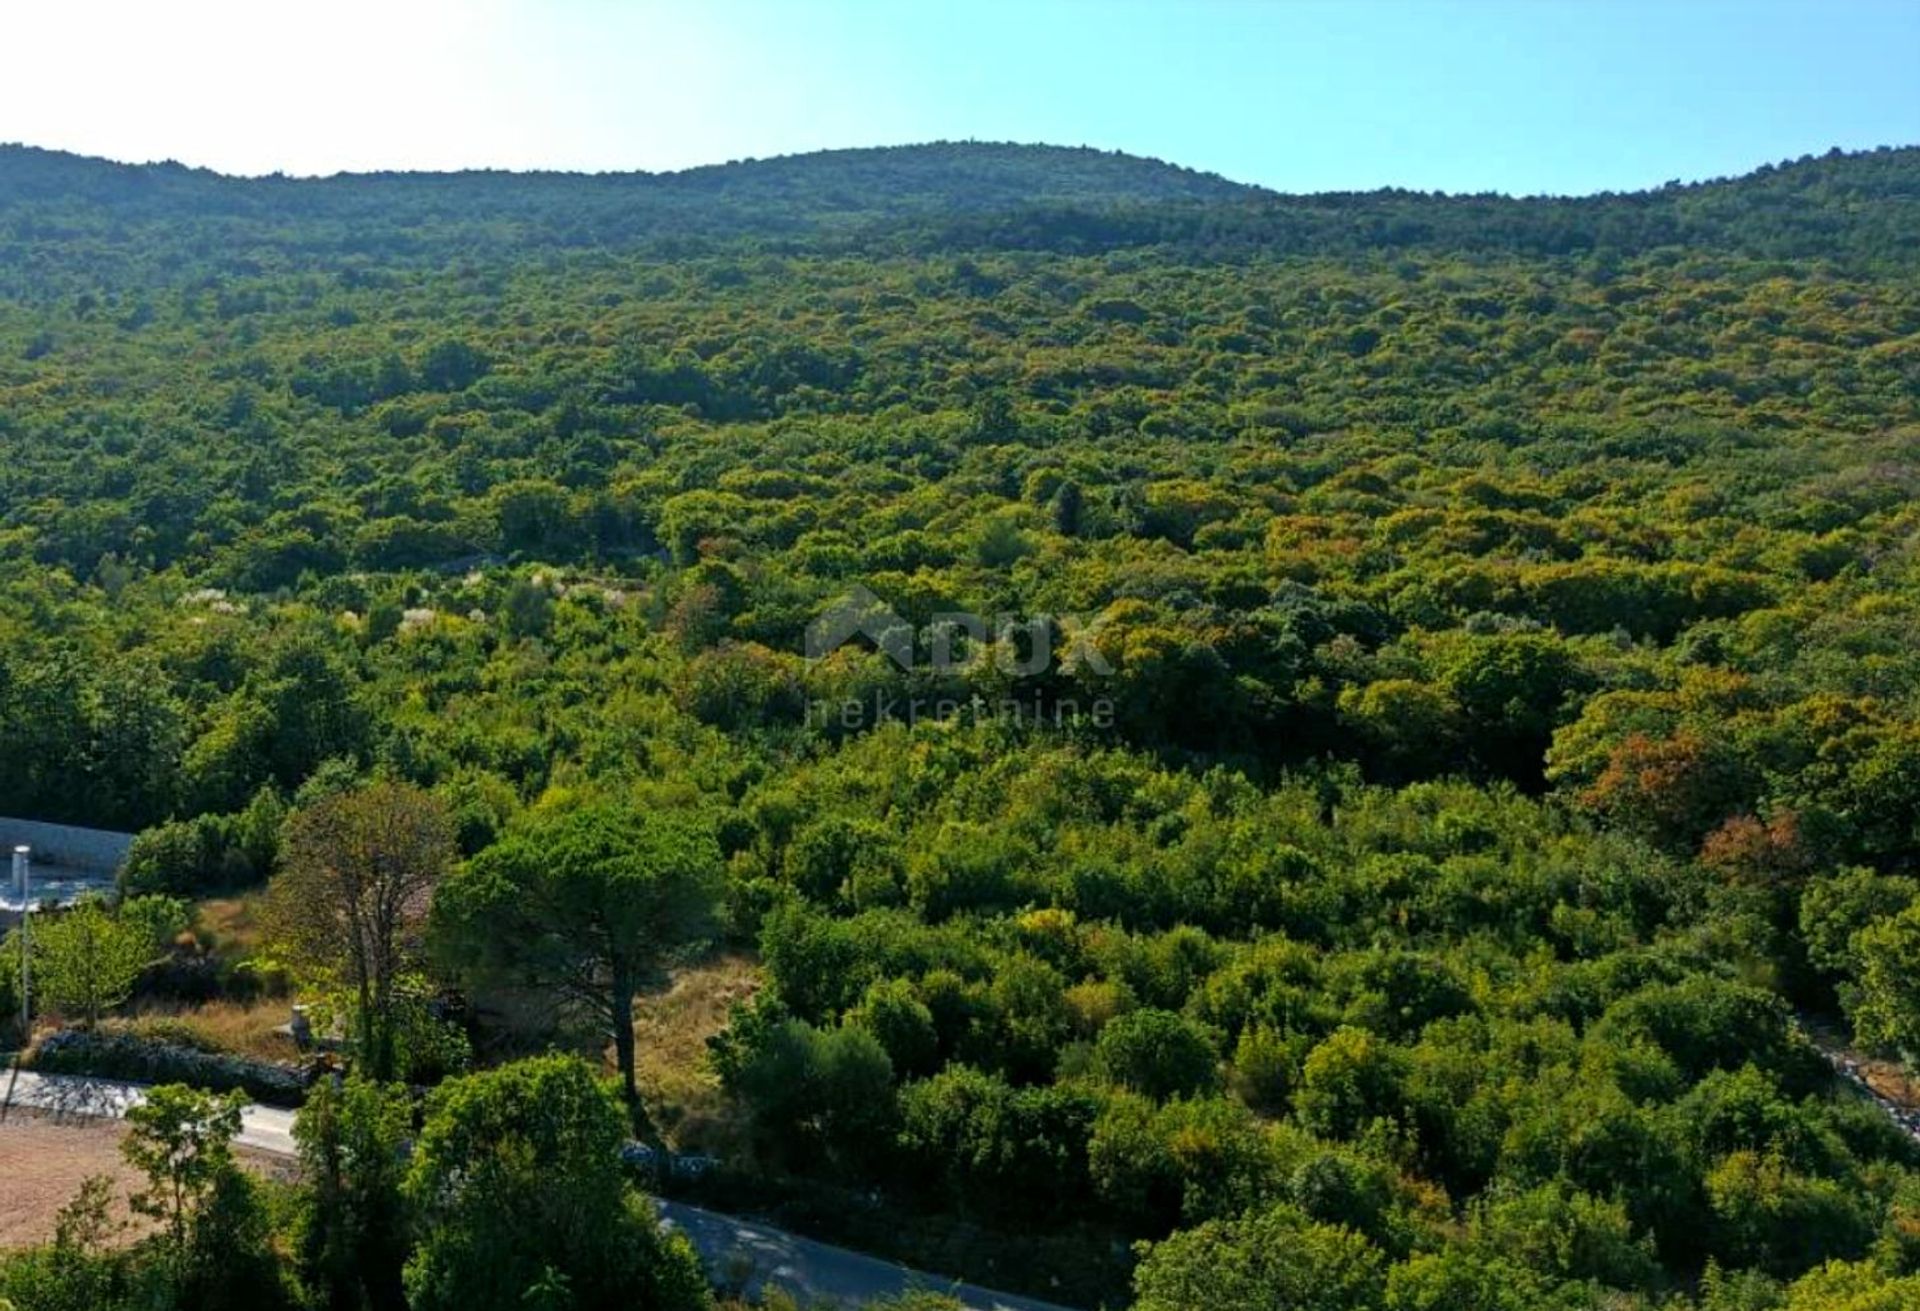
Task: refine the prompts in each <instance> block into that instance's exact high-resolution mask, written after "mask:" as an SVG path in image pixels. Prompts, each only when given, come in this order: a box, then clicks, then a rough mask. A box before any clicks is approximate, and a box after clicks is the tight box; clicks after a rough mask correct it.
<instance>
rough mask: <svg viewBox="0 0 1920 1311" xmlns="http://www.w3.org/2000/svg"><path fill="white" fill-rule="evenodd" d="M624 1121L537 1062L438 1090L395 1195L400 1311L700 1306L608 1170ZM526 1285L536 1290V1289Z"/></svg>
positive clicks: (690, 1309) (616, 1162)
mask: <svg viewBox="0 0 1920 1311" xmlns="http://www.w3.org/2000/svg"><path fill="white" fill-rule="evenodd" d="M626 1133H627V1129H626V1121H625V1117H624V1116H623V1115H622V1114H621V1111H620V1107H619V1104H618V1103H617V1102H616V1101H615V1100H614V1099H613V1098H611V1097H610V1096H608V1095H607V1093H606V1092H604V1091H603V1090H602V1089H601V1087H600V1085H599V1084H598V1083H597V1082H596V1081H595V1079H594V1077H593V1074H592V1072H591V1071H590V1070H589V1069H588V1068H587V1067H586V1065H585V1064H583V1063H582V1062H580V1061H579V1060H576V1059H573V1058H571V1057H562V1056H548V1057H541V1058H538V1059H535V1060H529V1061H521V1062H518V1063H516V1064H513V1065H507V1066H503V1067H501V1068H499V1069H497V1070H490V1071H488V1072H486V1073H484V1074H475V1075H470V1076H468V1077H466V1078H464V1079H458V1080H455V1081H453V1082H451V1083H448V1084H445V1085H443V1086H442V1087H441V1088H439V1089H438V1090H437V1091H436V1092H435V1093H434V1095H433V1098H432V1100H431V1102H430V1103H429V1105H428V1109H427V1117H426V1123H425V1126H424V1127H423V1128H422V1130H421V1133H420V1137H419V1141H418V1142H417V1143H416V1144H415V1145H414V1152H413V1159H412V1163H411V1165H410V1166H409V1168H408V1172H407V1180H406V1185H405V1196H406V1198H407V1200H408V1203H409V1204H410V1206H411V1207H412V1208H413V1213H414V1216H415V1219H416V1224H417V1235H418V1245H417V1247H416V1248H415V1249H414V1252H413V1255H412V1256H411V1257H410V1258H409V1259H408V1261H407V1265H406V1273H405V1283H406V1294H407V1305H408V1306H409V1307H410V1308H412V1311H524V1309H525V1308H526V1307H527V1306H528V1305H540V1304H542V1303H540V1302H539V1301H538V1300H537V1299H539V1298H542V1297H550V1296H552V1295H553V1294H556V1293H560V1292H562V1291H564V1297H563V1299H562V1301H561V1305H564V1306H567V1307H569V1308H571V1309H572V1311H622V1309H624V1308H629V1307H636V1306H639V1307H648V1308H655V1309H657V1311H700V1309H701V1308H705V1307H707V1306H708V1305H709V1303H710V1299H709V1296H708V1292H707V1286H706V1280H705V1278H704V1276H703V1275H702V1274H701V1270H700V1265H699V1261H698V1259H697V1258H696V1257H695V1256H694V1253H693V1250H692V1248H691V1247H690V1246H689V1245H688V1244H687V1242H686V1240H685V1239H684V1238H682V1237H679V1236H672V1237H669V1236H667V1235H666V1234H664V1233H662V1232H661V1230H660V1227H659V1222H658V1220H657V1218H656V1216H655V1214H654V1211H653V1207H652V1205H651V1204H650V1203H649V1202H648V1201H647V1199H646V1198H644V1197H642V1196H641V1195H640V1194H639V1193H637V1192H635V1191H634V1190H633V1189H632V1188H631V1187H630V1186H629V1185H628V1183H627V1181H626V1177H625V1175H624V1173H623V1172H622V1167H621V1163H620V1147H621V1144H622V1143H623V1142H624V1141H625V1139H626ZM536 1290H538V1291H536Z"/></svg>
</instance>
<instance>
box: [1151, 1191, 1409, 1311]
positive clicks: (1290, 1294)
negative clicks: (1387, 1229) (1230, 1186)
mask: <svg viewBox="0 0 1920 1311" xmlns="http://www.w3.org/2000/svg"><path fill="white" fill-rule="evenodd" d="M1384 1273H1385V1259H1384V1258H1383V1256H1382V1255H1381V1253H1380V1251H1379V1249H1377V1248H1375V1247H1374V1246H1373V1244H1371V1243H1369V1242H1368V1241H1367V1240H1366V1239H1365V1238H1363V1237H1361V1236H1360V1235H1359V1234H1356V1233H1354V1232H1353V1231H1352V1230H1350V1229H1343V1228H1339V1227H1337V1226H1333V1225H1321V1224H1314V1223H1313V1222H1311V1221H1310V1220H1308V1219H1307V1217H1306V1216H1305V1215H1303V1214H1302V1213H1301V1212H1300V1211H1298V1210H1297V1209H1295V1208H1294V1207H1291V1206H1284V1205H1283V1206H1276V1207H1273V1208H1271V1209H1269V1210H1266V1211H1259V1212H1254V1213H1252V1214H1249V1215H1247V1216H1245V1217H1243V1218H1241V1219H1238V1220H1215V1221H1209V1222H1208V1223H1206V1224H1203V1225H1199V1226H1197V1227H1196V1228H1193V1229H1188V1230H1183V1231H1182V1232H1180V1233H1177V1234H1175V1235H1174V1236H1173V1237H1171V1238H1169V1239H1167V1240H1165V1241H1164V1242H1160V1243H1152V1244H1143V1245H1142V1247H1141V1256H1140V1266H1139V1268H1138V1270H1136V1271H1135V1273H1134V1279H1133V1286H1134V1294H1135V1297H1134V1303H1133V1307H1134V1311H1195V1308H1198V1307H1205V1308H1207V1311H1373V1308H1375V1307H1377V1306H1379V1305H1380V1298H1381V1294H1382V1291H1383V1289H1384Z"/></svg>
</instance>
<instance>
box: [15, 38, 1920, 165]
mask: <svg viewBox="0 0 1920 1311" xmlns="http://www.w3.org/2000/svg"><path fill="white" fill-rule="evenodd" d="M960 139H977V140H992V141H1036V142H1050V143H1054V144H1060V145H1090V146H1097V147H1101V148H1103V149H1119V150H1126V151H1129V152H1132V153H1135V154H1142V155H1150V156H1154V157H1157V158H1161V159H1167V160H1171V161H1173V162H1176V163H1180V164H1185V165H1188V166H1190V167H1194V168H1202V169H1207V170H1210V171H1213V172H1218V173H1222V174H1225V175H1226V176H1228V177H1230V178H1234V179H1236V180H1238V181H1243V182H1254V183H1259V184H1262V185H1265V186H1269V187H1273V188H1275V189H1278V190H1282V191H1327V190H1346V189H1359V188H1369V187H1376V186H1404V187H1411V188H1416V189H1421V190H1444V191H1454V192H1463V191H1505V192H1510V193H1515V194H1535V193H1542V192H1551V193H1559V194H1584V193H1589V192H1594V191H1602V190H1628V189H1637V188H1641V187H1648V186H1657V185H1659V184H1661V183H1663V182H1665V181H1668V180H1670V179H1681V180H1688V181H1692V180H1697V179H1701V178H1707V177H1720V176H1727V175H1731V174H1736V173H1741V172H1745V171H1747V170H1748V169H1751V168H1753V167H1754V166H1756V165H1758V164H1762V163H1767V162H1777V161H1780V160H1784V159H1791V158H1795V157H1798V156H1800V155H1804V154H1810V153H1820V152H1823V151H1825V150H1827V149H1828V148H1830V147H1833V146H1840V147H1842V148H1845V149H1860V148H1867V147H1872V146H1878V145H1902V144H1920V0H1802V2H1800V3H1784V2H1782V0H1663V2H1661V3H1648V2H1644V0H1344V2H1342V3H1330V2H1322V0H1181V2H1177V3H1176V2H1175V0H1100V2H1096V0H1017V2H1016V0H966V2H965V3H958V2H950V0H685V2H684V3H679V4H667V3H657V2H655V0H164V2H162V0H0V141H5V142H24V143H26V144H30V145H38V146H47V147H53V148H58V149H64V150H72V151H77V152H79V153H82V154H88V155H101V156H105V157H108V158H111V159H121V160H130V161H148V160H158V159H177V160H180V161H181V162H184V163H188V164H194V165H198V166H203V167H209V168H215V169H218V170H220V171H222V172H228V173H245V174H259V173H271V172H286V173H293V174H303V175H304V174H327V173H334V172H340V171H364V170H370V169H398V168H405V169H448V168H468V167H473V168H479V167H490V168H512V169H527V168H561V169H584V170H607V169H647V170H664V169H676V168H685V167H689V166H692V165H696V164H707V163H719V162H724V161H726V160H731V159H741V158H751V157H765V156H770V155H782V154H792V153H796V152H801V151H808V150H818V149H826V148H833V147H842V146H870V145H896V144H903V143H907V142H915V141H929V140H960Z"/></svg>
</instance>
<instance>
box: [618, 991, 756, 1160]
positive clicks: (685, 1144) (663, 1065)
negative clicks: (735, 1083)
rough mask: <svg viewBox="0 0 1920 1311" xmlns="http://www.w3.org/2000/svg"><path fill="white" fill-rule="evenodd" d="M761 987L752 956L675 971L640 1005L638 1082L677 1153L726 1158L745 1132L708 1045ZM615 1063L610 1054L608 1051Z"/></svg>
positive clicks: (635, 1030)
mask: <svg viewBox="0 0 1920 1311" xmlns="http://www.w3.org/2000/svg"><path fill="white" fill-rule="evenodd" d="M759 986H760V966H759V962H758V961H756V960H755V959H753V958H752V957H750V956H744V955H734V954H728V955H721V956H713V957H710V958H708V959H707V960H704V961H701V962H699V963H698V964H694V965H689V966H686V967H684V968H682V969H680V970H677V971H675V972H674V975H673V977H672V979H671V981H670V982H669V983H668V984H667V985H666V986H665V987H664V988H662V989H660V990H659V991H656V992H653V993H650V994H648V995H647V996H644V997H642V998H641V999H640V1000H639V1002H638V1003H637V1005H636V1011H637V1014H636V1016H635V1019H634V1025H633V1033H634V1040H635V1041H634V1046H635V1075H636V1077H637V1078H638V1080H639V1083H640V1092H641V1096H642V1097H644V1098H645V1099H646V1105H647V1108H648V1110H649V1112H650V1113H651V1114H652V1115H653V1117H654V1120H655V1122H656V1123H657V1124H659V1126H660V1128H661V1130H662V1132H663V1133H665V1134H666V1136H667V1139H668V1141H669V1142H671V1143H672V1144H673V1146H674V1148H675V1149H676V1150H678V1151H684V1152H711V1153H714V1154H716V1155H721V1154H724V1153H725V1152H726V1151H727V1149H728V1148H729V1147H730V1146H732V1145H733V1140H734V1139H735V1137H736V1136H737V1134H738V1132H739V1126H738V1125H737V1124H736V1123H735V1122H734V1119H733V1116H732V1114H731V1111H730V1108H728V1106H727V1105H726V1101H725V1098H724V1097H723V1096H722V1095H721V1091H720V1082H719V1080H718V1079H717V1078H715V1077H714V1074H713V1071H712V1070H711V1069H710V1068H709V1067H708V1064H707V1039H708V1038H709V1037H711V1036H712V1035H713V1034H716V1033H718V1032H719V1031H720V1030H721V1029H722V1028H724V1027H725V1026H726V1022H727V1012H728V1011H729V1010H730V1009H731V1008H732V1006H733V1004H734V1003H735V1002H740V1001H745V1000H747V999H748V998H750V997H751V996H753V994H754V992H755V991H756V990H757V989H758V988H759ZM608 1058H609V1063H610V1062H611V1049H609V1054H608Z"/></svg>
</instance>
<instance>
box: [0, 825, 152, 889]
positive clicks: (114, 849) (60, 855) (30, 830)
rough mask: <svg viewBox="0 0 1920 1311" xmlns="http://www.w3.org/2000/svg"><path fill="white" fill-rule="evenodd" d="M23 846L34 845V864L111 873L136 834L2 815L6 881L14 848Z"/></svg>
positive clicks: (0, 866)
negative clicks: (8, 817)
mask: <svg viewBox="0 0 1920 1311" xmlns="http://www.w3.org/2000/svg"><path fill="white" fill-rule="evenodd" d="M22 845H24V846H28V847H32V848H33V857H32V859H33V863H34V865H35V866H40V865H60V866H64V867H65V868H67V869H71V870H79V871H82V872H85V873H90V874H101V875H111V874H113V873H114V872H115V871H117V870H118V869H119V868H120V863H121V862H122V861H124V860H125V859H126V858H127V848H129V847H131V846H132V845H133V834H131V833H114V832H111V831H110V830H107V829H103V828H75V827H74V826H73V825H71V824H41V823H39V822H37V821H35V820H31V819H7V818H5V817H4V816H0V882H4V881H5V880H6V878H7V877H8V872H9V871H10V870H11V869H12V863H13V849H14V848H15V847H18V846H22Z"/></svg>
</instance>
